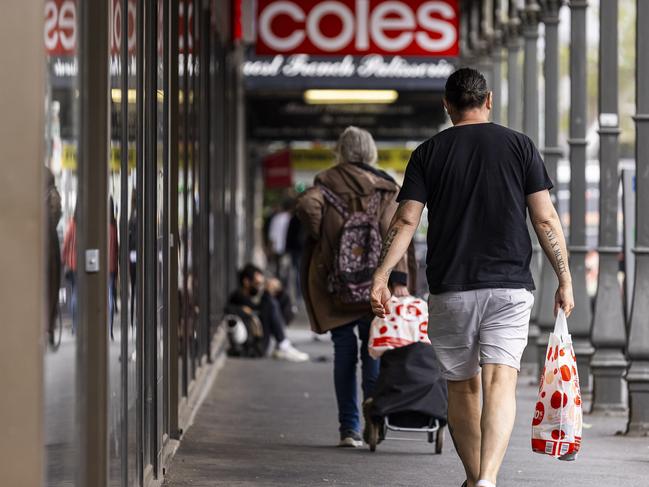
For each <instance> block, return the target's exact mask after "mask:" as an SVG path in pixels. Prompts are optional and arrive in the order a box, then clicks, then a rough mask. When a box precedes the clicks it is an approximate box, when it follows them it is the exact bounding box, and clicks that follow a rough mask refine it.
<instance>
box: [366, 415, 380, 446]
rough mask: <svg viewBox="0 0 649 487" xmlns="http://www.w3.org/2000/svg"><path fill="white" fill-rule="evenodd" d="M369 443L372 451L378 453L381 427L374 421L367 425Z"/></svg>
mask: <svg viewBox="0 0 649 487" xmlns="http://www.w3.org/2000/svg"><path fill="white" fill-rule="evenodd" d="M367 443H368V444H369V446H370V451H371V452H375V451H376V445H378V443H379V427H378V425H377V424H376V423H375V422H374V421H369V422H368V423H367Z"/></svg>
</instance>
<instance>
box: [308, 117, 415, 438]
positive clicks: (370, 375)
mask: <svg viewBox="0 0 649 487" xmlns="http://www.w3.org/2000/svg"><path fill="white" fill-rule="evenodd" d="M336 156H337V162H338V164H336V166H334V167H332V168H331V169H328V170H326V171H323V172H321V173H319V174H318V175H317V176H316V177H315V185H314V186H313V187H312V188H310V189H308V190H307V191H306V192H304V193H303V194H302V195H301V196H300V197H299V198H298V202H297V214H298V216H299V217H300V219H301V221H302V223H303V224H304V227H305V229H306V231H307V233H308V235H309V237H310V240H309V245H308V248H307V250H306V252H305V255H304V259H305V262H304V265H303V266H302V269H303V271H304V273H303V275H302V292H303V295H304V300H305V304H306V308H307V312H308V314H309V319H310V321H311V327H312V328H313V330H314V331H315V332H317V333H326V332H330V333H331V339H332V341H333V345H334V385H335V389H336V398H337V401H338V421H339V432H340V442H339V446H343V447H346V446H348V447H359V446H362V444H363V442H362V440H361V436H360V428H361V419H360V408H359V404H358V397H357V385H356V384H357V383H356V372H357V370H356V364H357V362H358V355H359V347H358V342H359V339H360V342H361V346H360V358H361V362H362V390H363V396H364V400H368V399H369V398H371V396H372V393H373V391H374V387H375V384H376V379H377V376H378V373H379V362H378V360H374V359H372V358H371V357H370V356H369V354H368V349H367V346H368V340H369V330H370V322H371V319H372V316H371V309H370V304H369V302H370V295H369V291H370V285H371V276H372V273H373V272H374V271H375V269H376V266H377V265H378V260H379V255H380V252H381V239H382V238H383V237H384V236H385V234H386V232H387V230H388V226H389V224H390V219H391V218H392V216H393V215H394V212H395V210H396V208H397V205H396V201H395V199H396V196H397V193H398V191H399V187H398V185H397V184H396V183H395V182H394V180H393V179H392V178H391V177H390V176H389V175H388V174H386V173H385V172H383V171H380V170H378V169H377V168H376V167H375V164H376V161H377V149H376V144H375V143H374V139H373V138H372V136H371V135H370V133H369V132H367V131H366V130H362V129H359V128H356V127H348V128H347V129H345V131H344V132H343V133H342V134H341V135H340V138H339V139H338V144H337V147H336ZM407 272H408V265H407V259H406V258H405V257H404V258H402V259H400V260H399V262H397V263H395V270H394V272H393V273H392V276H391V281H390V285H391V287H392V291H393V292H394V293H395V294H396V295H398V296H404V295H407V294H408V287H407V284H408V274H407ZM357 334H358V335H357Z"/></svg>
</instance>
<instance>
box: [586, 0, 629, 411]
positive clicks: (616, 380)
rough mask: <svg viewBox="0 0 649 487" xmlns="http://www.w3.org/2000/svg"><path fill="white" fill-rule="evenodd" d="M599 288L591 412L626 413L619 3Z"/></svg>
mask: <svg viewBox="0 0 649 487" xmlns="http://www.w3.org/2000/svg"><path fill="white" fill-rule="evenodd" d="M599 17H600V24H599V29H600V38H599V39H600V42H599V167H600V170H599V246H598V252H599V282H598V286H597V297H596V300H595V313H594V317H593V330H592V335H591V341H592V343H593V346H594V347H595V354H594V355H593V358H592V360H591V362H590V366H591V368H592V371H593V403H592V408H591V411H605V412H607V411H624V410H625V409H626V384H625V381H624V375H625V373H626V366H627V363H626V358H625V357H624V347H625V345H626V328H625V322H624V307H623V299H622V292H621V289H620V284H619V282H618V279H617V271H618V255H619V254H620V252H621V251H622V248H621V246H620V245H619V243H618V238H617V213H618V186H619V182H620V179H619V175H618V161H619V149H618V138H619V135H620V128H619V124H618V119H619V117H618V100H617V97H618V94H617V93H618V75H617V62H618V61H617V51H618V49H617V19H618V0H601V1H600V5H599Z"/></svg>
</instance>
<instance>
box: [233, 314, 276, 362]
mask: <svg viewBox="0 0 649 487" xmlns="http://www.w3.org/2000/svg"><path fill="white" fill-rule="evenodd" d="M225 313H226V314H225V316H224V318H223V319H224V321H225V323H226V330H227V336H228V350H227V353H228V355H229V356H230V357H248V358H258V357H263V356H264V353H265V352H266V347H265V343H264V330H263V327H262V325H261V322H260V321H259V318H258V317H257V316H255V315H254V314H248V313H246V312H245V311H244V310H243V309H242V308H241V307H240V306H234V305H228V306H227V307H226V309H225Z"/></svg>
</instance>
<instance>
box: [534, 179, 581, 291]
mask: <svg viewBox="0 0 649 487" xmlns="http://www.w3.org/2000/svg"><path fill="white" fill-rule="evenodd" d="M527 206H528V208H529V210H530V219H531V221H532V225H533V226H534V230H535V232H536V235H537V236H538V237H539V243H540V244H541V247H542V248H543V251H544V252H545V255H546V256H547V258H548V260H549V261H550V263H551V264H552V267H553V268H554V272H555V273H556V275H557V277H558V278H559V282H560V283H561V284H567V283H570V282H571V281H572V278H571V276H570V266H569V264H568V250H567V248H566V239H565V237H564V236H563V230H562V228H561V220H560V219H559V215H558V214H557V211H556V210H555V208H554V205H553V204H552V200H551V199H550V195H549V193H548V192H547V191H539V192H538V193H533V194H531V195H528V197H527Z"/></svg>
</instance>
